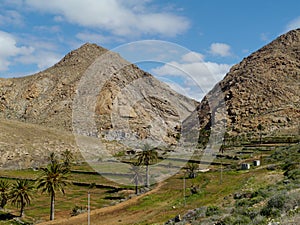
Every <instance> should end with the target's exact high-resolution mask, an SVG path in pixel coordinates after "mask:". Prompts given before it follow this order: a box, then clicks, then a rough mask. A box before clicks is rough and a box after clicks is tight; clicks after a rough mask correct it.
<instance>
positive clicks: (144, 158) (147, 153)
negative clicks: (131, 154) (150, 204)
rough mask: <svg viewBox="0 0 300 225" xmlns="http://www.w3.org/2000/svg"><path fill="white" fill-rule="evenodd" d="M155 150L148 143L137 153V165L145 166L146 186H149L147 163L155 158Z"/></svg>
mask: <svg viewBox="0 0 300 225" xmlns="http://www.w3.org/2000/svg"><path fill="white" fill-rule="evenodd" d="M157 156H158V155H157V151H155V150H154V149H153V148H151V146H150V145H149V144H145V145H144V146H143V151H141V152H139V153H138V154H137V157H138V165H142V164H143V165H145V166H146V187H150V182H149V178H150V177H149V165H150V164H151V163H152V162H154V161H156V160H157Z"/></svg>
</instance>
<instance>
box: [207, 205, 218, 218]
mask: <svg viewBox="0 0 300 225" xmlns="http://www.w3.org/2000/svg"><path fill="white" fill-rule="evenodd" d="M220 212H221V211H220V209H219V207H218V206H213V205H212V206H208V207H207V210H206V216H212V215H218V214H220Z"/></svg>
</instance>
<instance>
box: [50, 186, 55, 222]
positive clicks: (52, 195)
mask: <svg viewBox="0 0 300 225" xmlns="http://www.w3.org/2000/svg"><path fill="white" fill-rule="evenodd" d="M54 200H55V193H54V192H52V193H51V206H50V220H54Z"/></svg>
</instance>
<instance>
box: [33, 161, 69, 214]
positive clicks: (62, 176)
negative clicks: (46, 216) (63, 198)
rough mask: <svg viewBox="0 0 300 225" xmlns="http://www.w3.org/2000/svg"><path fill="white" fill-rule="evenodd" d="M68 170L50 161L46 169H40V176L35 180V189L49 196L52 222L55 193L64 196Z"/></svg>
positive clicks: (67, 182)
mask: <svg viewBox="0 0 300 225" xmlns="http://www.w3.org/2000/svg"><path fill="white" fill-rule="evenodd" d="M68 172H69V171H68V170H66V169H65V168H64V166H63V165H62V164H58V163H57V162H56V161H55V160H54V161H52V162H51V163H50V164H49V165H48V166H47V167H46V168H42V174H41V176H40V177H39V178H38V180H37V188H38V189H41V191H42V193H45V192H47V193H48V194H49V195H50V202H51V203H50V220H54V203H55V195H56V191H57V190H58V191H60V192H62V193H63V194H65V190H64V188H65V186H67V185H68V184H69V181H68V177H67V174H68Z"/></svg>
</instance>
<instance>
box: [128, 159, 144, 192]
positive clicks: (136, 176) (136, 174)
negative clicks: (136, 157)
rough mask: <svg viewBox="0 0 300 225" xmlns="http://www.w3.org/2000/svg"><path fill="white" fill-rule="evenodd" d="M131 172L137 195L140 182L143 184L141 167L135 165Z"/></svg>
mask: <svg viewBox="0 0 300 225" xmlns="http://www.w3.org/2000/svg"><path fill="white" fill-rule="evenodd" d="M130 171H131V173H132V182H133V183H134V184H135V194H138V186H139V182H143V175H142V171H141V167H140V166H139V165H137V164H133V165H132V167H131V168H130Z"/></svg>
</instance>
